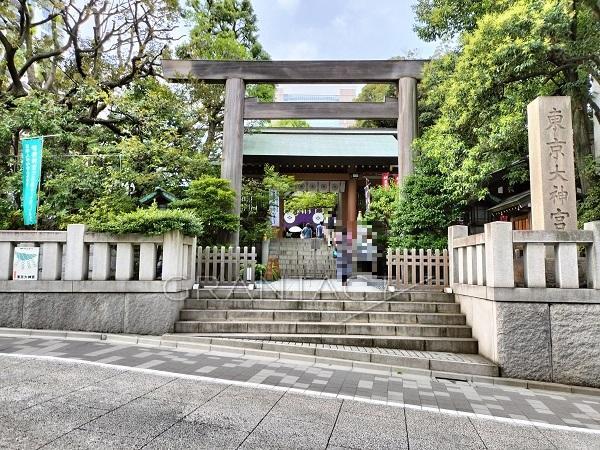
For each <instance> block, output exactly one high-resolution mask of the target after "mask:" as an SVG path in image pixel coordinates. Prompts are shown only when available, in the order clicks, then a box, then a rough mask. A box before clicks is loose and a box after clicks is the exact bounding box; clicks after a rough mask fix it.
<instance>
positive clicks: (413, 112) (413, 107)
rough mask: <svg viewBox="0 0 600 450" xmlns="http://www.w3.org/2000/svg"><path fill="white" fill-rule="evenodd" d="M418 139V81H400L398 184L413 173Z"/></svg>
mask: <svg viewBox="0 0 600 450" xmlns="http://www.w3.org/2000/svg"><path fill="white" fill-rule="evenodd" d="M416 137H417V80H416V79H415V78H411V77H403V78H400V80H399V81H398V184H402V182H403V180H404V178H405V177H406V176H407V175H410V174H411V173H412V171H413V150H412V142H413V140H414V139H415V138H416Z"/></svg>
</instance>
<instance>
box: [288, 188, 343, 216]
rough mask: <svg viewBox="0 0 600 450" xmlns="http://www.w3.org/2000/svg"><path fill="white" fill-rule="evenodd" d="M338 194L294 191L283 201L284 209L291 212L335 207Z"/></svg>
mask: <svg viewBox="0 0 600 450" xmlns="http://www.w3.org/2000/svg"><path fill="white" fill-rule="evenodd" d="M337 201H338V195H337V194H336V193H335V192H295V193H294V195H292V196H291V197H290V198H288V199H287V200H286V201H285V210H286V211H290V212H293V213H297V212H298V211H307V210H309V209H326V210H331V209H333V208H335V206H336V205H337Z"/></svg>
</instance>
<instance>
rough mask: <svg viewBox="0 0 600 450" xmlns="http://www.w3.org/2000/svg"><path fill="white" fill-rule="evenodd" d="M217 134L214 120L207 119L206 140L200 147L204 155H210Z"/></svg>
mask: <svg viewBox="0 0 600 450" xmlns="http://www.w3.org/2000/svg"><path fill="white" fill-rule="evenodd" d="M216 135H217V122H216V120H212V119H209V120H208V130H207V132H206V142H205V143H204V147H203V149H202V153H204V154H205V155H206V156H210V152H212V151H213V149H214V146H215V141H216Z"/></svg>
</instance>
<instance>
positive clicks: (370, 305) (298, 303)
mask: <svg viewBox="0 0 600 450" xmlns="http://www.w3.org/2000/svg"><path fill="white" fill-rule="evenodd" d="M185 308H186V309H220V310H223V309H246V310H248V309H257V310H298V311H305V310H310V311H354V312H413V313H460V305H459V304H457V303H446V302H442V303H436V302H423V301H414V302H412V301H386V302H375V301H366V300H362V301H360V300H359V301H356V300H354V301H352V300H346V301H344V300H249V299H245V300H244V299H237V300H233V299H232V300H225V299H222V300H221V299H218V300H217V299H189V298H188V299H187V300H186V301H185Z"/></svg>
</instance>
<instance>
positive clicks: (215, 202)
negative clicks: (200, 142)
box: [170, 175, 239, 245]
mask: <svg viewBox="0 0 600 450" xmlns="http://www.w3.org/2000/svg"><path fill="white" fill-rule="evenodd" d="M234 198H235V192H234V191H233V189H231V186H230V184H229V181H227V180H223V179H221V178H216V177H211V176H208V175H205V176H202V177H200V178H199V179H198V180H194V181H192V182H191V183H190V186H189V187H188V189H187V190H186V192H185V198H183V199H182V200H178V201H175V202H173V203H172V204H171V205H170V206H171V207H173V208H179V209H183V210H189V211H190V212H192V213H193V214H194V216H196V217H197V218H199V219H200V223H201V224H202V230H203V233H202V234H201V235H200V236H198V244H199V245H220V244H223V245H224V244H225V243H226V240H227V234H228V233H231V232H234V231H236V230H237V229H238V226H239V218H238V217H237V216H236V215H235V214H232V213H231V212H230V211H232V210H233V201H234Z"/></svg>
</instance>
